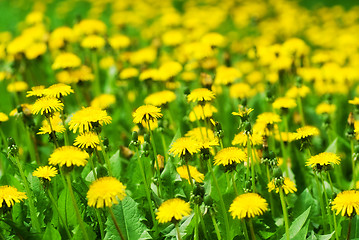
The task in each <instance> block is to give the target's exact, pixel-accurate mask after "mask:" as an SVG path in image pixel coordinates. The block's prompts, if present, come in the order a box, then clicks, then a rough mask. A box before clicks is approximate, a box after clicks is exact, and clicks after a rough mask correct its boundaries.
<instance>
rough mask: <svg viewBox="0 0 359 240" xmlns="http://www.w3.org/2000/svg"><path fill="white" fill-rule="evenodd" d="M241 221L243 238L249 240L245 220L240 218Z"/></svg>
mask: <svg viewBox="0 0 359 240" xmlns="http://www.w3.org/2000/svg"><path fill="white" fill-rule="evenodd" d="M241 223H242V228H243V234H244V238H245V239H246V240H249V236H248V230H247V225H246V222H245V221H244V220H243V219H242V220H241Z"/></svg>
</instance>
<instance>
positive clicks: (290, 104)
mask: <svg viewBox="0 0 359 240" xmlns="http://www.w3.org/2000/svg"><path fill="white" fill-rule="evenodd" d="M272 106H273V108H274V109H281V108H284V109H291V108H295V107H296V106H297V103H296V102H295V100H294V99H292V98H289V97H280V98H277V99H276V100H275V101H274V102H273V104H272Z"/></svg>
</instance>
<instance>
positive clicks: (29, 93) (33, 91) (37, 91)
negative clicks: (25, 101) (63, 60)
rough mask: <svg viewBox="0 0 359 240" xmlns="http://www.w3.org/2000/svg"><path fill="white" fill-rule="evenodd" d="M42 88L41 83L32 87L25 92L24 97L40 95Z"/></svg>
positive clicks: (43, 87)
mask: <svg viewBox="0 0 359 240" xmlns="http://www.w3.org/2000/svg"><path fill="white" fill-rule="evenodd" d="M44 90H45V86H43V85H40V86H35V87H32V88H31V90H30V91H27V92H26V97H32V96H35V97H42V96H43V95H44Z"/></svg>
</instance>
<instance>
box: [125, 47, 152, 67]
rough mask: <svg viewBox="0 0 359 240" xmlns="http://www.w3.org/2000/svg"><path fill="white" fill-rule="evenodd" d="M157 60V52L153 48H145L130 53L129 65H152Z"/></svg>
mask: <svg viewBox="0 0 359 240" xmlns="http://www.w3.org/2000/svg"><path fill="white" fill-rule="evenodd" d="M156 58H157V50H156V49H155V48H153V47H146V48H142V49H139V50H137V51H136V52H133V53H131V55H130V63H131V64H132V65H141V64H144V63H152V62H154V61H155V60H156Z"/></svg>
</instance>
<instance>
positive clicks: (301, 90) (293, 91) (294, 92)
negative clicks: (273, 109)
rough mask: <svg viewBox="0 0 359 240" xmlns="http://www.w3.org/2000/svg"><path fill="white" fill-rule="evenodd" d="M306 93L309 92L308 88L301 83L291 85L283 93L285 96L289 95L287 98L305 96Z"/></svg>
mask: <svg viewBox="0 0 359 240" xmlns="http://www.w3.org/2000/svg"><path fill="white" fill-rule="evenodd" d="M308 93H310V88H309V87H307V86H305V85H303V86H301V87H296V86H294V87H291V88H290V89H289V90H288V91H287V93H286V94H285V96H286V97H289V98H294V99H296V98H297V97H301V98H303V97H305V96H307V95H308Z"/></svg>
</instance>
